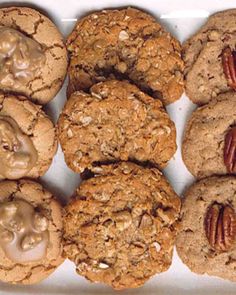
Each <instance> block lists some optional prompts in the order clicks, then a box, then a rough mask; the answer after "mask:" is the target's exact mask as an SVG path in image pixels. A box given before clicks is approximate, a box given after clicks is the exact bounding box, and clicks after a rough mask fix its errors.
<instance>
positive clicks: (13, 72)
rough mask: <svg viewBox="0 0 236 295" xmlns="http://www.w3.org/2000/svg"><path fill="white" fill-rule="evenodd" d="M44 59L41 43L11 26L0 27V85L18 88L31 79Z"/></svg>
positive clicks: (38, 70) (36, 73)
mask: <svg viewBox="0 0 236 295" xmlns="http://www.w3.org/2000/svg"><path fill="white" fill-rule="evenodd" d="M45 61H46V57H45V54H44V52H43V50H42V48H41V45H40V44H39V43H37V42H36V41H35V40H34V39H32V38H28V37H26V36H25V35H23V34H22V33H20V32H19V31H16V30H14V29H12V28H7V27H0V86H1V87H3V88H9V87H13V86H14V89H15V88H19V87H21V86H22V85H23V86H24V85H26V84H27V83H28V82H29V81H32V80H33V79H34V78H35V77H36V76H37V75H38V74H39V72H40V68H41V67H42V66H44V64H45Z"/></svg>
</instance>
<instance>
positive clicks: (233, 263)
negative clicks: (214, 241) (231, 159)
mask: <svg viewBox="0 0 236 295" xmlns="http://www.w3.org/2000/svg"><path fill="white" fill-rule="evenodd" d="M235 194H236V178H235V177H230V176H223V177H210V178H206V179H203V180H201V181H199V182H197V183H195V184H194V185H192V186H191V187H190V188H189V189H188V190H187V192H186V193H185V198H184V200H183V204H182V209H181V217H180V230H179V233H178V236H177V242H176V247H177V252H178V255H179V256H180V258H181V259H182V261H183V263H185V264H186V265H187V266H188V267H189V268H190V269H191V271H193V272H196V273H198V274H208V275H211V276H217V277H221V278H224V279H228V280H231V281H236V241H235V240H234V242H233V244H232V247H231V248H230V249H229V250H228V251H215V250H214V249H212V247H211V246H210V244H209V241H208V239H207V237H206V234H205V220H206V219H205V218H206V214H207V212H208V209H209V207H210V206H211V205H212V204H223V205H225V206H226V205H227V206H230V208H232V210H233V211H234V212H235V213H236V211H235V210H236V199H235ZM235 213H234V214H235ZM225 230H226V231H227V227H225Z"/></svg>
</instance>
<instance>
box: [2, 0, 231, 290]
mask: <svg viewBox="0 0 236 295" xmlns="http://www.w3.org/2000/svg"><path fill="white" fill-rule="evenodd" d="M14 4H15V5H16V4H19V5H21V6H27V5H29V6H30V7H33V8H37V7H38V8H40V9H42V11H44V12H46V13H47V14H48V15H49V16H50V17H51V18H52V20H53V21H54V22H55V23H56V25H57V26H58V28H59V29H60V30H61V32H62V33H63V34H64V36H65V37H66V36H67V34H68V33H69V32H70V31H71V30H72V28H73V26H74V24H75V19H77V18H80V17H82V16H83V15H86V14H88V13H90V12H92V11H95V10H100V9H106V8H113V7H115V8H119V7H125V6H132V7H136V8H141V9H144V10H146V11H147V12H150V13H151V14H153V15H154V16H156V17H157V19H158V21H159V22H160V23H162V24H163V25H164V26H165V27H166V28H167V29H168V30H169V31H171V32H172V34H173V35H174V36H175V37H177V38H178V39H179V40H180V41H181V42H183V41H184V40H186V39H187V38H188V37H189V36H191V35H192V34H193V33H195V32H196V30H198V29H199V28H200V26H201V25H202V24H203V23H204V22H205V21H206V19H207V17H208V16H209V15H210V14H212V13H214V12H216V11H220V10H224V9H229V8H236V0H227V1H226V0H225V1H223V0H198V1H196V0H143V1H142V0H119V1H118V0H96V1H95V0H41V1H36V0H34V1H27V0H25V1H24V2H23V3H22V1H15V2H14ZM14 4H12V2H11V1H2V0H0V5H2V6H3V7H4V6H10V5H14ZM235 21H236V20H235ZM66 84H67V81H66V83H65V85H64V87H63V89H62V90H61V91H60V93H59V94H58V95H57V97H56V98H55V99H54V100H53V101H52V102H51V103H49V104H48V105H47V107H46V108H45V109H46V112H47V113H48V114H49V115H50V116H51V117H52V118H53V120H54V122H56V121H57V118H58V116H59V113H60V110H61V109H62V107H63V105H64V103H65V100H66V95H65V90H66ZM194 108H195V106H194V105H193V104H192V103H191V102H190V101H189V99H188V98H187V97H186V96H185V95H183V96H182V98H181V99H180V100H179V101H177V102H176V103H174V104H172V105H170V106H168V108H167V110H168V112H169V114H170V116H171V118H172V120H174V122H175V124H176V127H177V144H178V150H177V152H176V154H175V156H174V159H173V160H171V161H170V163H169V165H168V167H167V168H166V169H165V171H164V173H165V174H166V176H167V177H168V179H169V181H170V182H171V184H172V185H173V187H174V189H175V191H176V192H177V193H178V194H179V195H180V196H181V194H182V193H183V191H184V189H185V188H186V187H187V186H188V185H189V184H190V183H192V182H193V181H194V179H193V177H192V176H191V174H190V173H189V172H188V171H187V169H186V167H185V166H184V164H183V162H182V159H181V140H182V136H183V130H184V126H185V123H186V119H187V118H188V116H189V115H190V114H191V112H192V111H193V110H194ZM41 181H42V183H43V184H44V185H45V186H46V187H47V188H48V189H49V190H51V191H52V192H53V193H54V194H55V196H57V197H58V198H59V199H60V200H61V201H62V202H65V201H66V200H67V199H68V198H69V197H70V196H71V195H72V193H73V192H74V190H75V188H76V187H77V185H78V184H79V181H80V178H79V175H78V174H75V173H73V172H72V171H71V170H70V169H69V168H67V166H66V165H65V162H64V158H63V154H62V152H61V149H60V148H59V150H58V153H57V155H56V157H55V158H54V161H53V164H52V166H51V168H50V169H49V171H48V172H47V174H46V175H45V176H44V177H43V178H42V180H41ZM7 294H11V295H12V294H13V295H14V294H25V295H26V294H35V295H47V294H49V295H50V294H52V295H54V294H58V295H61V294H65V295H66V294H68V295H74V294H79V295H93V294H107V295H108V294H117V292H115V291H113V290H112V289H111V288H110V287H106V286H104V285H101V284H91V283H90V282H88V281H87V280H85V279H84V278H83V277H81V276H79V275H77V274H76V273H75V266H74V264H73V263H71V262H70V261H65V263H64V264H63V265H61V266H60V267H59V268H58V269H57V270H56V271H55V272H54V273H53V274H52V275H51V276H50V277H49V278H48V279H46V280H45V281H43V282H42V283H40V284H37V285H34V286H19V285H10V284H4V283H0V295H7ZM122 294H123V295H128V294H133V295H139V294H140V295H152V294H155V295H159V294H162V295H170V294H171V295H172V294H173V295H185V294H192V295H193V294H198V295H201V294H202V295H217V294H222V295H231V294H232V295H233V294H236V284H235V283H230V282H228V281H224V280H222V279H217V278H214V277H209V276H207V275H204V276H199V275H196V274H194V273H191V272H190V270H189V269H188V268H187V267H186V266H185V265H184V264H183V263H182V262H181V261H180V259H179V258H178V256H177V254H176V252H175V253H174V257H173V263H172V266H171V267H170V269H169V270H168V271H167V272H165V273H162V274H160V275H156V276H155V277H153V278H152V279H151V280H150V281H149V282H147V283H146V284H145V285H144V287H142V288H139V289H133V290H127V291H123V292H122Z"/></svg>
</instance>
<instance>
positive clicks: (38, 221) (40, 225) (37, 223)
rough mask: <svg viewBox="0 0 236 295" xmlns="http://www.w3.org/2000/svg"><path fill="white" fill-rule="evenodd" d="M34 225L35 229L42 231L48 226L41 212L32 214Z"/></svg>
mask: <svg viewBox="0 0 236 295" xmlns="http://www.w3.org/2000/svg"><path fill="white" fill-rule="evenodd" d="M34 227H35V229H36V230H37V231H40V232H43V231H45V230H47V228H48V220H47V218H46V217H45V216H43V215H42V214H39V213H36V214H35V215H34Z"/></svg>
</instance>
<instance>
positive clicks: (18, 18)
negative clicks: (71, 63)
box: [0, 7, 67, 104]
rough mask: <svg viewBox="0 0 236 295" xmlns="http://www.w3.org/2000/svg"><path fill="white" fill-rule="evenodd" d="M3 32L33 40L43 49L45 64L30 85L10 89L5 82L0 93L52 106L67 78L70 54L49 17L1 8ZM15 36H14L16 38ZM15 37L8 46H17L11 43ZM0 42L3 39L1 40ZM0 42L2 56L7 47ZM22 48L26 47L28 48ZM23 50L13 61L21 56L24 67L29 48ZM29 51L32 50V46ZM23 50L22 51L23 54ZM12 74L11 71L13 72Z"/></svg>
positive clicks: (24, 10)
mask: <svg viewBox="0 0 236 295" xmlns="http://www.w3.org/2000/svg"><path fill="white" fill-rule="evenodd" d="M0 28H2V29H5V28H11V29H14V30H16V31H15V33H14V32H13V33H14V34H15V35H16V33H17V31H18V32H20V34H21V36H23V37H24V36H25V37H28V40H29V39H31V40H32V41H34V42H35V44H36V43H37V44H38V45H39V46H40V51H42V54H43V55H44V56H43V63H40V64H39V69H37V75H36V76H32V78H31V79H30V78H29V81H27V83H20V84H19V83H14V84H12V85H11V86H9V85H8V84H9V83H6V82H5V83H0V89H1V90H4V91H12V92H17V93H20V94H23V95H25V96H27V97H29V98H30V99H31V100H33V101H35V102H37V103H40V104H45V103H47V102H49V101H50V100H51V99H52V98H54V96H55V95H56V94H57V92H58V91H59V89H60V88H61V86H62V83H63V81H64V77H65V75H66V69H67V51H66V48H65V45H64V43H63V37H62V35H61V33H60V32H59V31H58V29H57V28H56V26H55V25H54V24H53V23H52V22H51V20H49V19H48V18H47V17H46V16H44V15H42V14H41V13H39V12H38V11H36V10H34V9H31V8H27V7H9V8H1V9H0ZM15 35H14V36H13V37H14V38H15ZM13 37H12V36H11V38H8V41H9V40H11V43H9V44H8V45H9V46H10V45H12V46H13V45H14V44H13V43H14V42H13V41H12V38H13ZM1 40H3V39H2V38H1ZM1 40H0V51H1V53H2V50H5V49H6V48H3V47H4V46H5V45H6V44H5V43H4V44H2V43H1ZM5 41H6V40H5ZM12 42H13V43H12ZM28 43H29V42H28ZM21 45H22V46H23V45H25V44H21ZM28 45H29V44H28ZM22 46H21V47H19V48H18V49H17V48H16V49H17V50H19V53H17V52H16V53H15V56H14V59H15V58H16V56H18V58H19V61H18V62H21V63H22V65H23V66H24V67H25V66H26V63H27V62H29V59H28V58H27V57H26V56H25V55H26V48H24V47H22ZM27 48H28V49H29V46H28V47H27ZM20 50H23V51H22V53H21V54H20ZM11 54H12V52H11ZM19 54H20V55H19ZM34 56H35V54H34ZM8 58H9V56H8ZM12 58H13V57H12ZM1 62H3V64H4V59H3V60H1ZM35 63H36V60H35ZM31 68H32V67H31ZM10 70H11V71H12V69H10ZM11 71H10V72H11ZM12 73H13V72H12ZM1 74H2V73H1ZM17 75H19V73H17ZM0 78H1V76H0ZM13 78H14V77H13ZM15 79H16V77H15ZM16 80H17V79H16Z"/></svg>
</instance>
